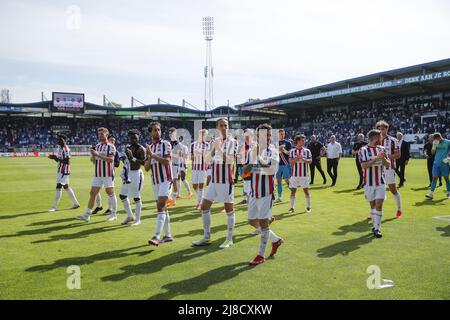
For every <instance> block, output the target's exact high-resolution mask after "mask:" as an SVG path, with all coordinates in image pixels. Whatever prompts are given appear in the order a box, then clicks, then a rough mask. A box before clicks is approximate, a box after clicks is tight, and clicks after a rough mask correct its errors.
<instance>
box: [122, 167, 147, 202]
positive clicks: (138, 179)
mask: <svg viewBox="0 0 450 320" xmlns="http://www.w3.org/2000/svg"><path fill="white" fill-rule="evenodd" d="M128 179H129V180H130V181H131V182H130V183H122V188H121V189H120V194H121V195H123V196H127V197H129V198H140V197H141V190H142V185H143V184H144V174H143V173H142V170H132V171H130V172H129V173H128Z"/></svg>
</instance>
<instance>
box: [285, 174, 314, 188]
mask: <svg viewBox="0 0 450 320" xmlns="http://www.w3.org/2000/svg"><path fill="white" fill-rule="evenodd" d="M298 187H301V188H302V189H306V188H309V177H290V178H289V189H297V188H298Z"/></svg>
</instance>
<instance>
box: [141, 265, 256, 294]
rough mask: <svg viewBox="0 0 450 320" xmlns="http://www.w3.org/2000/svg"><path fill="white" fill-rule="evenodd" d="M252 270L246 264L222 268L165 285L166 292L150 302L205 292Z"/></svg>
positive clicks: (163, 287)
mask: <svg viewBox="0 0 450 320" xmlns="http://www.w3.org/2000/svg"><path fill="white" fill-rule="evenodd" d="M252 268H253V267H251V266H250V265H249V264H248V263H245V262H240V263H236V264H232V265H227V266H222V267H220V268H217V269H214V270H210V271H207V272H205V273H203V274H201V275H199V276H196V277H193V278H190V279H186V280H181V281H177V282H172V283H168V284H165V285H164V286H162V289H164V290H165V291H166V292H163V293H158V294H156V295H154V296H151V297H150V298H149V300H167V299H173V298H175V297H177V296H181V295H189V294H194V293H199V292H205V291H206V290H208V288H209V287H211V286H213V285H216V284H219V283H222V282H225V281H228V280H230V279H233V278H234V277H236V276H238V275H239V274H240V273H242V272H244V271H248V270H251V269H252Z"/></svg>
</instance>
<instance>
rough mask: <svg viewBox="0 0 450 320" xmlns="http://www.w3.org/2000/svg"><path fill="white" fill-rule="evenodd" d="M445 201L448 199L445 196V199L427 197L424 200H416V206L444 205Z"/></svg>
mask: <svg viewBox="0 0 450 320" xmlns="http://www.w3.org/2000/svg"><path fill="white" fill-rule="evenodd" d="M444 201H447V199H445V198H443V199H439V200H430V199H425V200H423V201H420V202H416V203H415V204H414V206H415V207H423V206H436V205H437V206H443V205H445V203H442V202H444Z"/></svg>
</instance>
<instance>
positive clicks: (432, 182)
mask: <svg viewBox="0 0 450 320" xmlns="http://www.w3.org/2000/svg"><path fill="white" fill-rule="evenodd" d="M436 185H437V180H433V181H431V187H430V191H431V192H434V190H436ZM447 190H448V188H447Z"/></svg>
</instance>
